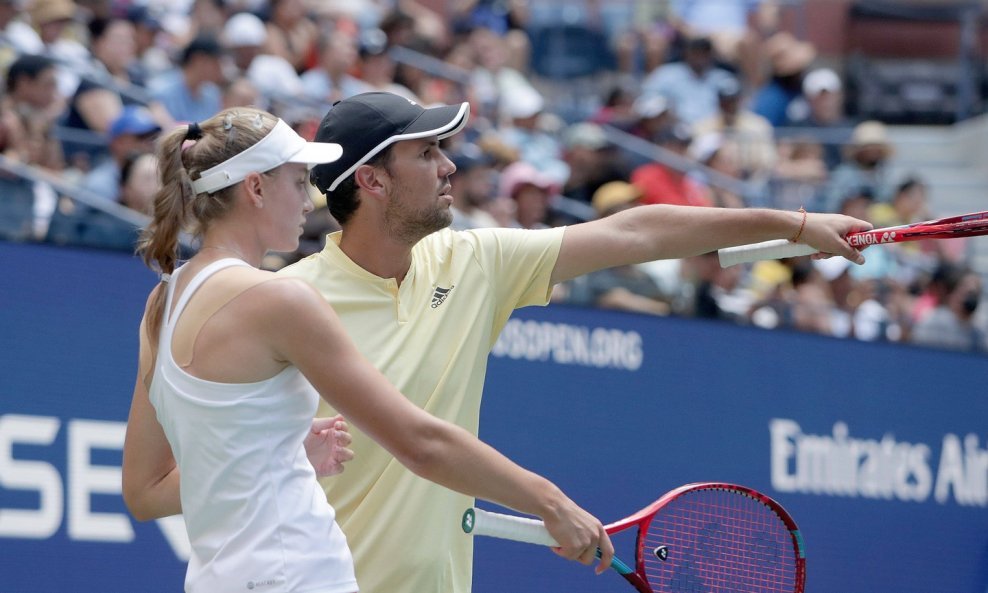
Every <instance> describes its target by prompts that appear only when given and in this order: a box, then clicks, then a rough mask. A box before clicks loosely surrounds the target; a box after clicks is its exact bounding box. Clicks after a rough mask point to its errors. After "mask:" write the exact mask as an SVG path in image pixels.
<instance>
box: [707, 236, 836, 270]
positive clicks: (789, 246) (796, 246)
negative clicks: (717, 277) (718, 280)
mask: <svg viewBox="0 0 988 593" xmlns="http://www.w3.org/2000/svg"><path fill="white" fill-rule="evenodd" d="M816 252H817V250H816V249H814V248H812V247H810V246H809V245H807V244H805V243H793V242H791V241H789V240H787V239H774V240H772V241H763V242H761V243H752V244H750V245H738V246H737V247H725V248H724V249H718V250H717V257H718V258H719V259H720V267H722V268H728V267H730V266H735V265H737V264H749V263H752V262H756V261H762V260H766V259H782V258H786V257H798V256H800V255H812V254H814V253H816Z"/></svg>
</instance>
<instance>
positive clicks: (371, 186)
mask: <svg viewBox="0 0 988 593" xmlns="http://www.w3.org/2000/svg"><path fill="white" fill-rule="evenodd" d="M353 178H354V180H355V181H356V183H357V187H359V188H360V189H362V190H363V191H365V192H367V193H368V194H370V195H374V196H382V197H383V196H386V195H387V194H388V188H389V187H390V184H391V176H390V175H388V172H387V171H386V170H385V169H384V167H375V166H373V165H360V166H359V167H357V170H356V171H355V172H354V174H353Z"/></svg>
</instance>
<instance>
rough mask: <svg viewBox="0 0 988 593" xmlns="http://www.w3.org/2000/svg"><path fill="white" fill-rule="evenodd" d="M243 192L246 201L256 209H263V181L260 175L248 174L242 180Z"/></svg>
mask: <svg viewBox="0 0 988 593" xmlns="http://www.w3.org/2000/svg"><path fill="white" fill-rule="evenodd" d="M243 184H244V191H245V192H246V193H247V199H248V200H250V203H251V204H253V205H254V206H255V207H257V208H264V180H263V178H262V175H261V174H260V173H249V174H248V175H247V177H245V178H244V181H243Z"/></svg>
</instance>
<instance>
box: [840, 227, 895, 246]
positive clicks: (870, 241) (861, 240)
mask: <svg viewBox="0 0 988 593" xmlns="http://www.w3.org/2000/svg"><path fill="white" fill-rule="evenodd" d="M893 241H895V231H885V232H884V233H882V234H881V235H878V234H875V233H861V234H859V235H851V236H850V237H848V238H847V242H848V243H850V245H851V246H852V247H863V246H865V245H878V244H881V243H892V242H893Z"/></svg>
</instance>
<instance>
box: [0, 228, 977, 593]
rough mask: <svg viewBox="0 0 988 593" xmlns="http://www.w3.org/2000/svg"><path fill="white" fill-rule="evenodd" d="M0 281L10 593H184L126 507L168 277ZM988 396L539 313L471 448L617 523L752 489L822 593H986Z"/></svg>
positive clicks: (874, 365) (797, 340)
mask: <svg viewBox="0 0 988 593" xmlns="http://www.w3.org/2000/svg"><path fill="white" fill-rule="evenodd" d="M0 273H2V275H0V348H2V349H0V352H2V358H0V360H2V362H0V591H2V592H3V593H49V592H52V593H54V592H59V593H61V592H65V591H80V592H99V593H117V592H120V593H124V592H127V593H132V592H135V591H139V592H142V593H158V592H162V593H164V592H169V593H171V592H176V591H181V589H182V579H183V574H184V561H183V558H185V557H186V555H187V543H186V541H185V539H184V536H183V527H182V523H181V520H180V519H178V520H175V519H173V520H170V521H157V522H151V523H143V524H139V523H135V522H133V521H132V520H131V519H130V518H129V517H128V516H127V515H126V511H125V509H124V506H123V503H122V501H121V499H120V495H119V466H120V461H121V454H120V450H121V448H122V445H123V436H124V423H125V421H126V417H127V410H128V406H129V399H130V392H131V389H132V386H133V381H134V370H135V365H136V345H137V341H136V328H137V325H138V322H139V319H140V314H141V311H142V307H143V302H144V299H145V297H146V295H147V292H148V290H149V289H150V288H151V286H152V285H153V283H154V281H155V279H154V277H153V276H152V274H151V273H150V272H148V271H147V270H146V269H144V268H143V266H142V265H141V264H140V262H139V261H137V260H136V259H135V258H133V257H129V256H127V255H125V254H119V253H110V252H99V251H87V250H70V249H58V248H52V247H46V246H34V245H19V244H7V243H0ZM985 377H988V359H986V358H982V357H975V356H968V355H962V354H954V353H946V352H935V351H927V350H920V349H914V348H910V347H904V346H895V345H876V344H866V343H859V342H852V341H840V340H835V339H829V338H824V337H820V336H813V335H807V334H799V333H789V332H766V331H760V330H755V329H752V328H744V327H736V326H733V325H729V324H722V323H707V322H703V321H698V320H683V319H653V318H646V317H640V316H634V315H625V314H620V313H608V312H602V311H589V310H581V309H571V308H565V307H549V308H530V309H526V310H522V311H519V312H518V313H516V315H515V317H514V318H513V319H512V321H511V322H510V323H509V325H508V327H507V328H506V330H505V332H504V334H503V335H502V339H501V340H500V341H499V342H498V344H497V346H496V348H495V350H494V353H493V355H492V357H491V362H490V372H489V378H488V381H487V389H486V395H485V401H484V407H483V419H482V423H481V424H482V428H481V431H482V435H481V436H482V437H483V438H484V439H485V440H487V441H489V442H491V443H492V444H494V445H495V446H497V447H498V448H500V449H501V450H502V451H504V452H505V453H507V454H508V455H509V456H511V457H512V458H514V459H516V460H517V461H519V462H520V463H522V464H523V465H525V466H527V467H529V468H531V469H533V470H535V471H537V472H540V473H543V474H545V475H546V476H548V477H550V478H551V479H552V480H554V481H555V482H556V483H557V484H559V485H560V486H561V487H562V488H563V489H564V490H566V491H567V492H568V493H570V494H571V496H573V497H574V498H575V499H577V500H578V501H579V502H580V503H581V504H583V505H584V506H585V507H586V508H588V509H589V510H591V511H592V512H594V513H595V514H597V515H598V516H599V517H601V518H602V519H603V520H605V521H609V520H615V519H618V518H620V517H622V516H624V515H626V514H629V513H630V512H632V511H634V510H636V509H638V508H640V507H642V506H644V505H645V504H647V503H649V502H651V501H652V500H653V499H655V498H657V497H658V496H659V495H661V494H662V493H663V492H665V491H666V490H669V489H671V488H673V487H675V486H677V485H680V484H683V483H686V482H693V481H706V480H716V481H733V482H739V483H742V484H746V485H749V486H752V487H754V488H757V489H760V490H762V491H763V492H765V493H767V494H769V495H771V496H773V497H774V498H776V499H777V500H779V501H780V502H781V503H782V504H783V505H784V506H786V507H787V508H788V509H789V510H790V512H791V513H792V515H793V516H794V517H795V519H796V520H797V522H798V523H799V524H800V527H801V529H802V532H803V535H804V539H805V543H806V551H807V566H808V586H807V591H808V592H809V593H827V592H840V593H875V592H884V591H890V592H891V591H894V592H896V593H985V592H986V590H988V511H986V507H988V445H986V437H988V430H986V428H988V427H986V421H988V395H986V393H985V390H984V388H983V385H984V384H985ZM481 506H488V507H489V506H490V505H484V504H481ZM462 511H463V509H450V520H451V521H458V519H459V514H460V513H461V512H462ZM409 512H414V509H409ZM464 537H467V536H464ZM616 544H617V545H618V547H619V551H624V555H625V556H626V557H627V556H628V555H629V551H628V550H629V546H631V544H632V542H631V541H630V540H629V539H628V538H621V537H619V538H616ZM476 557H477V562H476V569H475V579H474V580H475V591H477V592H478V593H500V592H506V591H540V592H541V591H567V592H573V591H577V592H591V591H593V592H606V591H615V592H618V591H626V590H628V589H627V588H626V587H627V585H626V584H625V583H624V582H623V580H622V579H621V578H620V577H618V576H617V575H616V574H614V573H607V574H604V575H601V576H596V577H595V576H594V575H593V574H592V573H591V571H590V570H589V569H587V568H585V567H583V566H580V565H578V564H573V563H568V562H566V561H564V560H562V559H560V558H558V557H556V556H555V555H553V554H552V553H551V552H549V551H547V550H543V549H540V548H536V547H531V546H527V545H524V544H516V543H512V542H500V541H493V540H480V541H477V542H476ZM380 569H381V570H387V567H386V566H382V567H380Z"/></svg>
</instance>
